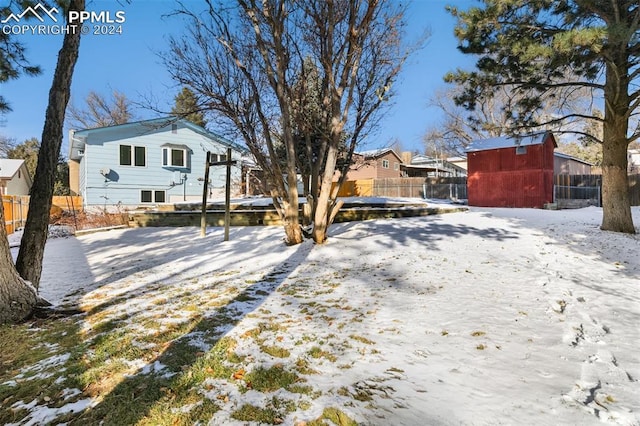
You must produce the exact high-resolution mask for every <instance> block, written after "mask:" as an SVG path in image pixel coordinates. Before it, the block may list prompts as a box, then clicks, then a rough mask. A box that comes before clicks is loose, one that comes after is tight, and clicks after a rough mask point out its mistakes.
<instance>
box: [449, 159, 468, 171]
mask: <svg viewBox="0 0 640 426" xmlns="http://www.w3.org/2000/svg"><path fill="white" fill-rule="evenodd" d="M447 161H448V162H450V163H452V164H455V165H456V166H458V167H460V168H461V169H464V170H465V171H466V170H467V157H449V158H447Z"/></svg>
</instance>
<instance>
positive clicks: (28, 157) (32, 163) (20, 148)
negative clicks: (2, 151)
mask: <svg viewBox="0 0 640 426" xmlns="http://www.w3.org/2000/svg"><path fill="white" fill-rule="evenodd" d="M39 151H40V141H39V140H38V138H31V139H27V140H26V141H24V142H22V143H21V144H18V145H16V146H14V147H13V148H10V149H9V150H8V151H7V158H14V159H19V160H24V162H25V165H26V166H27V170H28V171H29V176H31V180H32V181H33V178H34V176H35V175H36V166H37V165H38V152H39Z"/></svg>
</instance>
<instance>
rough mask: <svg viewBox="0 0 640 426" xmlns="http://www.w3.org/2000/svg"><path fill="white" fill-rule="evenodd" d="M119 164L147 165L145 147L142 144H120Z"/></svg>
mask: <svg viewBox="0 0 640 426" xmlns="http://www.w3.org/2000/svg"><path fill="white" fill-rule="evenodd" d="M120 165H121V166H131V165H133V166H135V167H145V166H146V165H147V148H145V147H144V146H131V145H120Z"/></svg>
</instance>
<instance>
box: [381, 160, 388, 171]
mask: <svg viewBox="0 0 640 426" xmlns="http://www.w3.org/2000/svg"><path fill="white" fill-rule="evenodd" d="M382 168H383V169H388V168H389V160H382Z"/></svg>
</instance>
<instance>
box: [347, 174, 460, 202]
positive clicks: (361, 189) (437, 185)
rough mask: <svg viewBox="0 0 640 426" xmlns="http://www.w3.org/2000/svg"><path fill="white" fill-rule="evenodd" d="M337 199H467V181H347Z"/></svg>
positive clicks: (413, 179)
mask: <svg viewBox="0 0 640 426" xmlns="http://www.w3.org/2000/svg"><path fill="white" fill-rule="evenodd" d="M338 196H339V197H403V198H450V199H466V198H467V180H466V178H464V177H455V178H423V177H417V178H386V179H360V180H351V181H347V182H345V183H344V185H342V188H340V192H339V193H338Z"/></svg>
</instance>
